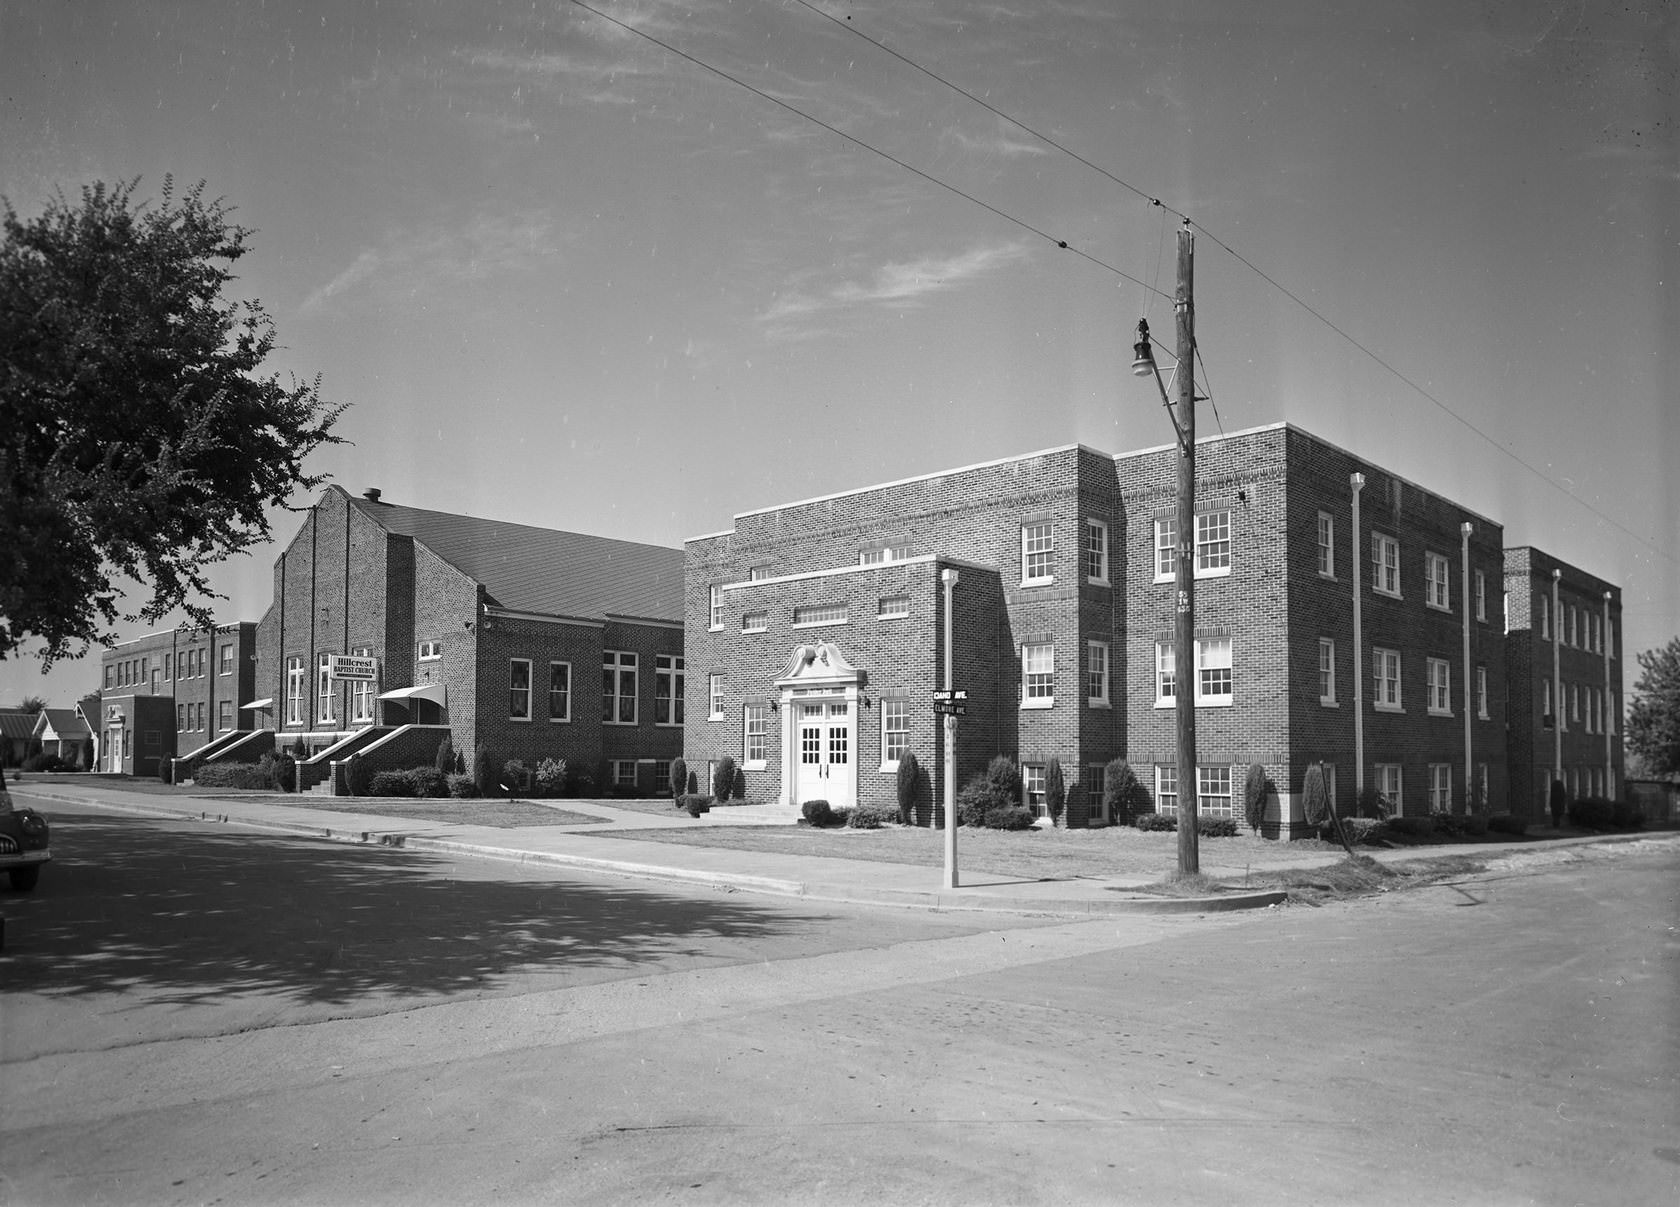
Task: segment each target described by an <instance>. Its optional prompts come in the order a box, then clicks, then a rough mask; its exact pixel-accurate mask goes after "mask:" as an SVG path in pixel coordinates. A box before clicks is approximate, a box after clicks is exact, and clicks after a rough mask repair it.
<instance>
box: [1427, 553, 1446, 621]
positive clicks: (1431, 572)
mask: <svg viewBox="0 0 1680 1207" xmlns="http://www.w3.org/2000/svg"><path fill="white" fill-rule="evenodd" d="M1423 602H1424V606H1425V607H1430V608H1434V609H1435V610H1436V611H1437V612H1451V611H1452V563H1451V562H1449V561H1447V559H1446V557H1445V556H1444V555H1442V554H1439V553H1435V552H1433V551H1431V550H1428V549H1426V550H1424V553H1423Z"/></svg>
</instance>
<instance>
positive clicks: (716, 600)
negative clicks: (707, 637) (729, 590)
mask: <svg viewBox="0 0 1680 1207" xmlns="http://www.w3.org/2000/svg"><path fill="white" fill-rule="evenodd" d="M710 590H711V595H710V598H709V600H708V607H709V609H710V611H709V615H708V617H707V621H706V624H707V628H708V631H709V632H713V633H720V632H722V631H723V588H722V587H721V586H719V585H718V584H717V583H713V584H712V585H711V588H710Z"/></svg>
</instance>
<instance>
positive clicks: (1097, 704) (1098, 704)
mask: <svg viewBox="0 0 1680 1207" xmlns="http://www.w3.org/2000/svg"><path fill="white" fill-rule="evenodd" d="M1085 707H1086V708H1113V707H1114V704H1113V703H1112V702H1111V701H1110V700H1108V699H1107V698H1106V697H1105V698H1104V699H1101V700H1092V699H1090V698H1087V699H1086V701H1085Z"/></svg>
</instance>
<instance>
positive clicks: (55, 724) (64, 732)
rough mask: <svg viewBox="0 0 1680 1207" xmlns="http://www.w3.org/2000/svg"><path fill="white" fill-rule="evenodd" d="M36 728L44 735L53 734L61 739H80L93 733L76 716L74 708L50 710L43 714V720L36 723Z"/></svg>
mask: <svg viewBox="0 0 1680 1207" xmlns="http://www.w3.org/2000/svg"><path fill="white" fill-rule="evenodd" d="M35 727H36V729H37V730H39V731H40V732H42V733H47V732H51V733H53V734H55V735H56V736H58V737H61V738H74V737H80V736H82V735H83V734H87V733H91V732H92V731H91V730H90V729H88V726H87V722H86V721H84V720H82V719H81V717H79V716H77V715H76V710H75V709H73V708H48V709H44V710H42V712H41V719H40V720H37V721H36V722H35Z"/></svg>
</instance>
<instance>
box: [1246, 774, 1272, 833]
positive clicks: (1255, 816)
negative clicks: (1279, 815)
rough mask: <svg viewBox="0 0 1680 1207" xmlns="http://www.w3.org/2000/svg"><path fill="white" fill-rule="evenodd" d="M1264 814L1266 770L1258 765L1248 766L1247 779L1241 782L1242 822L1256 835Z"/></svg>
mask: <svg viewBox="0 0 1680 1207" xmlns="http://www.w3.org/2000/svg"><path fill="white" fill-rule="evenodd" d="M1265 812H1266V769H1265V768H1264V767H1262V766H1261V765H1260V764H1259V763H1250V764H1249V765H1248V778H1247V779H1245V780H1244V781H1243V820H1244V821H1246V822H1248V828H1249V829H1250V830H1253V831H1254V832H1255V833H1256V834H1258V833H1259V832H1260V822H1261V821H1262V819H1263V817H1264V814H1265Z"/></svg>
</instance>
